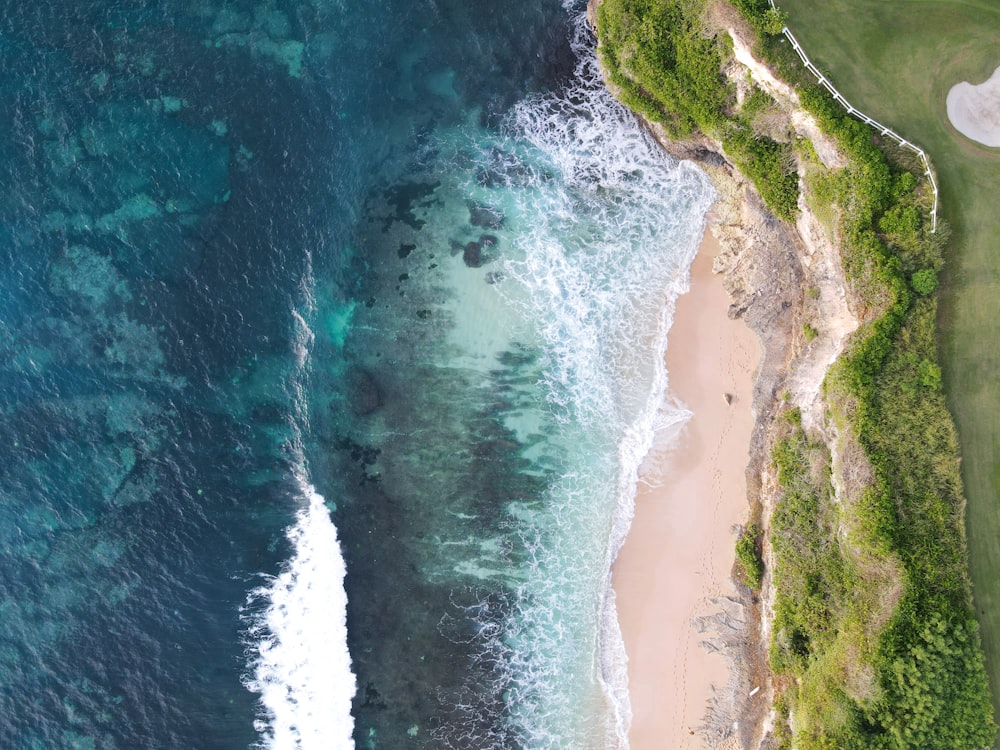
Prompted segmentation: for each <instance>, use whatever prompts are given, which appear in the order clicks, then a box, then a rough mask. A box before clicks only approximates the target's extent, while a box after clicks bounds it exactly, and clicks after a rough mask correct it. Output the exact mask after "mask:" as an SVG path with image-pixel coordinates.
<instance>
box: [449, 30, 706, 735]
mask: <svg viewBox="0 0 1000 750" xmlns="http://www.w3.org/2000/svg"><path fill="white" fill-rule="evenodd" d="M592 47H593V45H592V41H591V39H590V35H589V30H588V29H587V28H586V23H585V20H584V18H583V17H582V15H581V16H580V17H579V18H578V19H577V24H576V33H575V38H574V48H575V51H576V52H577V55H578V59H579V63H578V66H577V70H576V79H575V83H574V85H573V86H572V87H571V88H570V89H569V90H566V91H562V92H560V93H558V94H549V95H544V96H538V97H534V98H531V99H528V100H527V101H525V102H523V103H522V104H521V105H519V106H517V107H516V108H515V109H514V110H513V112H512V114H511V116H510V119H509V122H508V126H507V131H508V136H509V137H508V141H507V142H505V143H504V144H502V146H503V148H504V149H505V150H506V151H508V152H510V153H514V152H520V153H522V154H523V153H524V151H525V148H524V145H523V144H524V143H525V142H527V143H528V144H530V147H531V148H530V149H528V150H529V151H530V152H531V153H530V154H527V156H526V157H525V159H526V161H527V162H529V163H530V164H531V167H532V170H531V173H532V174H534V175H535V176H536V179H534V180H533V181H529V183H530V184H525V182H524V174H525V170H521V171H519V172H518V173H517V174H516V179H515V180H512V183H511V185H510V187H509V189H508V193H509V195H508V196H507V197H506V198H505V199H504V200H505V203H506V205H507V206H509V207H510V208H511V211H510V214H509V216H508V219H509V222H510V225H511V226H512V227H513V228H515V229H516V231H515V240H514V241H515V242H516V243H517V246H518V247H517V252H516V253H512V254H511V255H510V256H509V257H508V258H507V260H506V261H505V266H504V271H505V274H506V275H507V277H508V281H507V282H505V283H504V284H503V285H502V286H501V287H500V288H501V290H502V293H503V294H505V295H506V297H507V300H508V302H509V304H510V305H511V306H513V307H516V308H518V309H520V310H521V312H522V314H523V318H524V319H525V320H527V321H530V323H531V325H532V327H533V329H534V332H535V336H536V338H537V340H538V341H539V344H540V348H541V350H542V352H543V354H544V356H545V367H544V384H543V385H544V392H545V395H546V399H547V403H548V408H547V412H548V414H549V419H551V420H553V421H555V422H557V423H559V425H560V428H559V430H558V434H556V435H554V436H553V437H552V438H551V442H552V445H551V446H550V450H552V451H553V452H555V453H559V454H560V456H561V458H560V461H559V464H560V466H561V472H562V473H561V476H559V477H558V478H556V479H554V480H553V482H552V484H551V485H550V488H549V490H548V492H547V494H546V497H545V498H544V503H528V502H526V503H522V504H516V505H512V506H511V507H510V508H509V509H508V511H509V514H510V518H511V521H512V525H513V526H514V527H515V528H516V531H515V532H514V533H515V534H516V536H517V538H518V541H519V545H520V547H521V549H522V550H524V551H525V553H526V555H525V557H527V559H528V560H529V563H528V564H527V566H526V570H525V569H521V570H518V571H517V575H512V576H511V578H510V582H509V583H510V585H511V586H512V587H513V588H514V591H515V595H514V597H513V605H512V611H511V613H510V614H509V616H507V617H506V620H505V622H502V623H497V622H495V621H494V620H492V619H484V620H483V621H482V625H483V628H482V629H480V630H479V631H477V638H479V639H480V640H481V642H482V647H483V651H482V657H481V658H482V660H483V662H484V663H489V664H493V665H501V666H502V672H503V678H502V680H501V683H500V684H498V685H495V686H492V688H491V690H492V692H493V694H494V695H502V696H503V699H504V703H505V705H506V708H507V711H508V716H509V717H510V726H509V727H507V729H506V734H505V735H504V739H503V740H499V741H498V740H497V739H496V738H494V737H479V738H478V741H479V745H478V746H481V747H484V748H486V747H501V746H504V743H505V742H506V743H508V744H510V743H511V742H513V743H514V744H517V745H518V746H525V747H532V748H570V747H572V748H574V750H589V749H590V748H594V749H595V750H597V749H598V748H600V749H601V750H606V748H609V747H610V748H625V747H627V745H628V740H627V730H628V725H629V722H630V709H629V704H628V694H627V676H626V669H625V667H626V659H625V653H624V647H623V644H622V640H621V634H620V631H619V627H618V620H617V613H616V610H615V605H614V594H613V591H612V590H611V587H610V569H611V564H612V562H613V559H614V557H615V555H616V554H617V551H618V549H619V547H620V546H621V543H622V541H623V540H624V537H625V534H626V532H627V530H628V526H629V524H630V523H631V518H632V512H633V507H634V497H635V490H636V484H637V480H638V472H639V467H640V465H641V463H642V460H643V458H644V457H645V456H646V455H647V453H648V452H649V450H650V448H651V447H652V446H653V444H654V441H655V438H656V435H657V433H661V434H662V433H664V432H670V431H673V432H676V426H677V425H678V424H680V423H682V422H683V421H684V420H686V418H687V416H688V414H687V412H685V411H684V410H683V409H680V408H678V407H677V406H676V405H674V404H670V403H666V402H665V398H664V394H665V393H666V386H667V373H666V370H665V367H664V365H663V354H664V351H665V348H666V334H667V331H668V329H669V327H670V323H671V320H672V314H673V305H674V300H675V299H676V297H677V296H678V295H679V294H680V293H682V292H683V291H685V290H686V289H687V286H688V269H689V267H690V263H691V260H692V259H693V257H694V254H695V252H696V250H697V244H698V239H699V238H700V235H701V231H702V229H703V227H704V215H705V212H706V210H707V209H708V207H709V205H710V203H711V200H712V198H713V195H714V193H713V191H712V188H711V187H710V185H709V184H708V182H707V180H706V179H705V178H704V176H703V175H702V174H701V173H700V172H698V171H697V170H696V169H695V168H693V167H691V166H689V165H686V164H678V163H677V162H675V161H673V160H671V159H670V158H669V157H667V156H666V155H665V154H664V153H663V152H662V150H661V149H660V148H659V147H658V145H657V144H656V143H655V142H654V141H653V140H652V138H651V137H649V135H648V134H647V133H645V132H644V131H643V130H642V128H641V127H640V126H639V125H638V123H637V122H636V121H635V119H634V117H633V116H632V115H631V114H630V113H628V112H627V111H626V110H625V109H624V108H623V107H621V106H620V105H619V104H618V103H617V102H616V101H614V100H613V99H612V97H611V96H610V95H609V94H608V93H607V91H606V90H605V89H604V87H603V85H602V84H601V82H600V76H599V71H598V69H597V64H596V60H595V58H594V53H593V49H592ZM552 173H555V174H557V175H558V178H557V179H554V180H552V179H548V177H547V176H546V175H548V174H552ZM474 189H475V188H474V186H470V191H471V190H474ZM494 199H496V196H494ZM477 606H480V607H481V608H482V609H483V610H484V611H488V612H489V614H490V617H494V610H492V609H489V608H487V607H484V606H482V605H472V606H466V607H464V613H463V614H464V616H465V617H467V618H471V619H476V618H477V617H478V615H477V609H476V607H477Z"/></svg>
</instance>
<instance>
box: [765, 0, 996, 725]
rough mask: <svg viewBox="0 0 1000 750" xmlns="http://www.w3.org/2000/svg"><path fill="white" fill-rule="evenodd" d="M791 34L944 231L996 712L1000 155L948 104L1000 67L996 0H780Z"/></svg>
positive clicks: (977, 586) (948, 333)
mask: <svg viewBox="0 0 1000 750" xmlns="http://www.w3.org/2000/svg"><path fill="white" fill-rule="evenodd" d="M779 7H780V9H781V10H782V11H784V12H785V13H787V16H788V18H787V24H788V28H789V29H790V30H791V31H792V33H794V34H795V36H796V37H797V39H798V40H799V42H800V43H801V44H802V46H803V48H804V49H805V51H806V53H807V54H808V55H809V57H810V58H811V59H812V61H813V63H815V64H816V66H817V67H818V68H819V69H820V70H822V71H823V72H824V74H826V75H827V76H828V78H829V79H830V80H831V81H832V82H833V84H834V85H835V86H836V87H837V88H838V89H839V90H840V92H841V93H842V94H843V95H844V96H845V97H846V98H847V100H848V101H850V102H851V104H853V105H854V106H855V107H856V108H858V109H860V110H861V111H863V112H865V113H867V114H868V115H869V116H871V117H873V118H875V119H876V120H878V121H880V122H882V123H884V124H886V125H888V126H889V127H891V128H893V129H894V130H895V131H896V132H898V133H900V134H901V135H902V136H904V137H905V138H907V139H909V140H911V141H913V142H915V143H917V144H918V145H919V146H921V147H922V148H923V149H924V150H925V151H926V152H927V154H928V156H929V157H930V159H931V162H932V164H933V166H934V169H935V171H936V172H937V176H938V182H939V187H940V196H941V205H940V215H941V217H942V218H943V219H944V220H945V221H946V222H947V223H948V224H949V225H950V227H951V240H950V242H949V244H948V248H947V251H946V266H945V269H944V271H943V274H942V281H943V285H942V294H941V308H940V318H939V322H938V326H939V345H940V347H941V363H942V366H943V369H944V376H945V387H946V391H947V394H948V403H949V406H950V408H951V411H952V413H953V415H954V417H955V420H956V423H957V426H958V431H959V437H960V443H961V451H962V462H963V463H962V476H963V479H964V482H965V489H966V496H967V499H968V507H967V510H966V528H967V535H968V548H969V560H970V563H969V564H970V573H971V577H972V581H973V586H974V597H975V605H976V612H977V615H978V618H979V622H980V627H981V635H982V640H983V646H984V650H985V653H986V667H987V672H988V673H989V677H990V682H991V687H992V692H993V702H994V706H995V708H996V709H997V714H998V715H1000V701H998V696H1000V210H998V204H1000V148H988V147H986V146H982V145H980V144H978V143H975V142H973V141H971V140H970V139H968V138H966V137H965V136H963V135H961V134H960V133H959V132H958V131H957V130H956V129H955V128H954V127H953V126H952V125H951V124H950V123H949V121H948V117H947V113H946V109H945V99H946V97H947V94H948V91H949V90H950V89H951V87H952V86H954V85H955V84H957V83H960V82H962V81H967V82H970V83H973V84H979V83H981V82H983V81H985V80H986V79H988V78H989V77H990V75H991V74H992V73H993V71H994V70H995V69H996V68H997V67H998V66H1000V44H998V42H1000V3H997V2H996V1H995V0H826V2H823V3H816V2H814V0H781V2H780V3H779Z"/></svg>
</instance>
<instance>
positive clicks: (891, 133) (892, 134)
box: [770, 0, 938, 232]
mask: <svg viewBox="0 0 1000 750" xmlns="http://www.w3.org/2000/svg"><path fill="white" fill-rule="evenodd" d="M770 3H771V7H772V8H775V9H777V8H776V6H775V4H774V0H770ZM781 32H782V33H783V34H784V35H785V38H787V39H788V41H789V42H791V43H792V48H793V49H794V50H795V51H796V52H797V53H798V55H799V57H800V58H802V62H803V64H804V65H805V66H806V68H807V69H808V70H809V72H810V73H812V74H813V75H814V76H816V78H817V79H818V80H819V82H820V85H822V86H823V88H825V89H826V90H827V91H829V92H830V93H831V94H833V98H834V99H836V100H837V101H838V102H840V104H841V105H842V106H843V107H844V109H846V110H847V113H848V114H850V115H853V116H854V117H857V118H858V119H859V120H862V121H863V122H866V123H868V124H869V125H871V126H872V127H873V128H875V129H876V130H877V131H879V132H880V133H881V134H882V135H884V136H888V137H889V138H892V139H893V140H894V141H896V143H898V144H899V145H900V146H902V147H903V148H908V149H910V150H911V151H913V152H915V153H916V154H917V156H919V157H920V161H921V162H923V165H924V174H926V175H927V179H928V180H929V181H930V183H931V190H933V191H934V205H933V207H932V208H931V232H936V231H937V211H938V187H937V181H936V180H935V179H934V174H933V172H932V171H931V163H930V161H929V160H928V159H927V154H926V153H925V152H924V150H923V149H922V148H920V146H918V145H916V144H915V143H910V142H909V141H908V140H906V139H905V138H904V137H903V136H901V135H900V134H899V133H897V132H896V131H895V130H893V129H892V128H890V127H887V126H885V125H883V124H882V123H880V122H878V121H877V120H874V119H872V118H871V117H869V116H868V115H866V114H865V113H864V112H862V111H861V110H859V109H856V108H855V107H854V106H852V105H851V103H850V102H849V101H847V99H845V98H844V95H843V94H841V93H840V92H839V91H837V89H836V87H834V85H833V84H832V83H830V81H828V80H827V78H826V76H824V75H823V74H822V73H820V72H819V69H818V68H817V67H816V66H815V65H813V64H812V61H811V60H810V59H809V58H808V57H807V56H806V53H805V50H803V49H802V45H800V44H799V41H798V39H796V38H795V37H794V36H792V32H791V31H789V30H788V27H787V26H786V27H785V28H783V29H782V30H781Z"/></svg>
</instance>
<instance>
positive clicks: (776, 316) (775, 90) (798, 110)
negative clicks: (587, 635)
mask: <svg viewBox="0 0 1000 750" xmlns="http://www.w3.org/2000/svg"><path fill="white" fill-rule="evenodd" d="M599 2H600V0H590V3H589V5H588V19H589V20H590V23H591V26H592V28H595V30H596V25H595V24H596V7H597V5H598V4H599ZM708 22H709V23H710V24H711V25H712V26H714V27H715V28H714V29H713V30H715V31H723V32H725V33H727V34H728V35H729V36H730V38H731V39H732V41H733V48H734V55H733V59H732V60H731V61H730V63H729V64H728V66H727V67H726V69H725V70H724V73H725V75H726V77H727V78H728V79H729V80H730V81H732V83H733V84H734V85H735V86H736V87H737V91H738V96H740V97H742V96H743V95H744V94H745V89H746V87H747V85H748V84H747V81H748V80H752V81H753V83H754V84H755V85H756V86H758V87H760V88H762V89H764V90H765V91H767V92H768V93H769V94H770V95H771V96H772V97H773V98H774V100H775V101H776V102H777V103H778V104H779V105H780V110H781V114H780V117H779V118H777V121H776V122H774V123H773V127H774V128H775V130H783V131H784V132H785V133H787V134H788V136H789V137H791V138H796V139H805V140H808V141H809V142H810V143H811V144H812V147H813V150H814V151H815V152H816V154H817V155H818V157H819V159H820V160H821V161H822V163H823V165H824V166H826V167H828V168H833V167H836V166H839V164H840V163H841V161H842V157H841V155H840V154H839V152H838V149H837V146H836V144H834V143H833V141H832V140H830V139H828V138H826V137H825V136H824V135H823V134H822V133H821V132H820V129H819V127H818V126H817V124H816V123H815V121H814V119H813V118H812V116H811V115H809V114H808V113H807V112H806V111H805V110H804V109H803V108H802V107H801V106H800V104H799V102H798V99H797V97H796V95H795V93H794V91H793V90H792V89H791V88H790V87H788V86H787V85H785V84H783V83H782V82H781V81H779V80H777V79H776V78H775V77H774V76H773V75H772V74H771V72H770V71H769V70H768V68H767V66H766V65H764V64H763V63H761V62H760V61H758V60H756V59H755V58H754V56H753V54H752V53H751V51H750V50H751V42H750V40H751V39H752V38H753V37H752V31H751V30H750V29H749V28H748V27H747V26H746V24H745V22H744V21H743V20H742V19H741V18H740V17H739V16H738V15H737V14H735V13H726V12H725V11H722V10H718V11H717V12H716V13H714V14H711V15H710V17H709V19H708ZM606 82H607V83H608V85H609V88H611V90H612V93H614V85H613V84H612V83H611V82H610V81H606ZM640 119H641V120H642V121H643V124H644V126H645V127H646V128H647V129H648V130H649V132H650V133H651V134H652V135H653V137H654V138H656V140H657V141H658V142H659V143H660V144H661V146H662V147H663V148H664V150H665V151H666V152H668V153H669V154H671V155H672V156H674V157H675V158H678V159H685V160H689V161H692V162H694V163H696V164H698V165H699V166H700V167H701V168H702V169H703V170H704V171H705V172H706V174H707V175H708V177H709V178H710V179H711V181H712V183H713V185H714V186H715V188H716V190H717V191H718V194H719V197H718V199H717V201H716V203H715V204H714V206H713V207H712V210H711V212H710V214H709V226H710V229H711V231H712V233H713V234H714V235H715V237H716V238H717V239H718V240H719V243H720V245H721V247H722V249H723V251H722V253H721V254H720V255H719V257H717V258H716V260H715V264H714V268H713V270H714V272H715V273H717V274H720V275H721V277H722V279H723V283H724V285H725V287H726V290H727V291H728V292H729V294H730V296H731V298H732V304H731V306H730V308H729V316H730V317H731V318H739V319H742V320H743V321H744V322H745V324H746V325H747V326H749V327H750V329H751V330H752V331H753V332H754V334H755V335H756V336H757V338H758V341H759V343H760V348H761V353H762V356H761V363H760V366H759V368H758V371H757V373H756V377H755V382H754V391H753V393H754V395H753V404H752V410H753V416H754V428H753V433H752V436H751V444H750V459H749V463H748V465H747V467H746V479H747V504H748V518H749V521H750V522H751V523H757V524H758V525H759V526H760V528H761V529H762V530H763V533H764V536H765V540H766V538H767V534H768V529H769V526H770V519H771V515H772V514H773V511H774V508H775V504H776V501H777V497H778V493H779V488H778V485H777V478H776V476H775V473H774V471H773V469H772V467H771V461H770V456H771V452H772V449H773V447H774V444H775V441H776V439H777V437H778V431H779V430H778V425H777V422H776V419H777V416H778V413H779V410H780V409H781V407H782V406H783V405H784V404H786V403H791V404H793V405H795V406H798V407H799V409H800V410H801V413H802V420H803V424H804V425H806V426H807V427H808V428H809V429H811V430H814V431H816V432H817V433H818V434H820V435H822V436H823V437H824V439H825V442H826V443H827V447H828V448H829V450H830V451H831V454H832V455H833V464H834V472H833V474H834V476H833V482H834V487H835V488H836V489H837V492H838V495H839V494H840V491H841V485H842V481H841V480H838V473H839V472H838V469H839V468H841V467H842V466H843V464H844V462H843V461H840V460H838V457H839V456H840V455H841V454H842V453H843V452H844V451H845V450H848V449H849V448H848V447H847V442H848V441H847V440H845V439H844V438H842V437H841V436H839V435H838V434H837V432H836V428H835V426H834V424H833V423H832V421H831V420H830V419H829V418H828V416H827V409H826V404H825V401H824V399H823V395H822V384H823V380H824V378H825V377H826V373H827V370H828V369H829V367H830V365H831V364H832V363H833V362H834V361H835V360H836V359H837V357H838V356H839V355H840V354H841V353H842V352H843V350H844V346H845V344H846V342H847V339H848V337H849V336H850V334H851V333H853V331H854V330H856V329H857V327H858V325H859V316H858V314H857V313H856V311H857V310H859V309H861V307H860V305H859V304H858V301H857V300H855V299H853V298H852V294H851V291H850V289H849V287H848V285H847V282H846V280H845V276H844V271H843V268H842V265H841V258H840V250H839V247H838V244H837V238H836V237H835V236H831V235H832V234H833V232H832V229H828V228H827V227H826V226H825V225H824V223H823V221H822V220H821V219H820V218H819V217H818V216H817V215H816V214H815V213H814V212H813V211H812V210H811V208H810V207H809V205H808V204H807V203H806V201H805V199H804V198H803V197H802V196H803V195H804V194H805V191H804V190H800V192H799V201H798V208H799V218H798V220H797V221H796V222H795V223H794V224H791V223H789V222H786V221H783V220H781V219H779V218H778V217H776V216H775V215H774V214H773V213H772V212H771V211H770V210H768V208H767V207H766V206H765V204H764V201H763V200H762V199H761V197H760V195H759V193H758V192H757V190H756V189H755V187H754V185H753V183H752V182H751V181H750V180H749V179H748V178H747V177H746V176H744V175H743V174H742V173H741V172H740V170H739V169H738V168H737V166H736V165H735V164H734V163H733V161H732V160H731V159H730V158H729V157H728V156H727V155H726V153H725V150H724V148H723V146H722V144H721V143H719V142H717V141H715V140H713V139H711V138H708V137H705V136H697V137H695V138H692V139H687V140H673V139H671V138H670V137H669V136H668V135H667V134H666V131H665V130H664V128H662V126H660V125H658V124H657V123H654V122H651V121H649V120H646V119H644V118H641V116H640ZM806 168H807V165H806V164H805V163H803V162H801V161H799V162H798V163H797V164H796V170H797V172H798V176H799V181H800V186H801V184H802V181H803V180H804V179H805V170H806ZM809 321H822V325H821V326H819V327H817V328H812V329H811V330H812V331H813V335H811V336H810V335H807V334H806V332H805V330H806V327H805V324H806V323H807V322H809ZM764 555H765V557H764V562H765V568H766V571H767V573H766V574H765V577H764V582H763V585H762V587H761V590H760V591H759V592H757V591H754V590H751V589H750V588H749V587H747V586H743V585H740V586H738V591H739V595H738V596H736V597H729V598H725V599H722V600H718V602H717V604H718V611H717V613H716V614H715V615H713V616H711V617H708V618H701V619H699V620H698V621H697V622H695V623H693V625H694V627H695V628H697V630H698V631H699V632H701V633H703V634H704V638H705V640H704V642H703V646H704V647H705V648H707V649H709V650H711V651H716V652H718V653H720V654H722V655H723V656H724V657H725V658H726V660H727V662H728V663H729V666H730V670H729V671H730V679H729V683H728V684H727V685H725V686H719V687H718V689H717V691H716V694H715V696H714V698H713V700H712V702H711V704H710V706H709V709H708V711H707V713H706V716H705V721H704V724H703V725H702V726H701V727H699V728H698V731H699V733H700V734H701V735H702V737H703V739H704V740H705V743H706V745H707V746H708V747H712V748H725V749H726V750H729V749H730V748H737V747H738V748H745V749H750V748H752V749H754V750H757V749H759V748H767V747H769V746H770V743H769V738H770V733H771V729H772V727H773V720H774V710H773V702H774V696H775V686H774V684H773V681H772V673H771V670H770V668H769V665H768V647H769V642H770V633H771V626H772V622H773V602H774V587H773V582H772V580H771V576H770V571H771V570H773V568H774V566H773V560H771V559H769V556H770V545H768V544H767V543H766V542H765V544H764Z"/></svg>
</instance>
